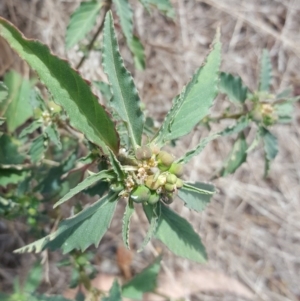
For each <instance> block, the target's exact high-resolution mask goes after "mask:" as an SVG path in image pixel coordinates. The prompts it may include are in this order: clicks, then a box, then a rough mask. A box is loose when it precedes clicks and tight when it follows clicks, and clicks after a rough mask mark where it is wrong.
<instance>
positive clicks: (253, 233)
mask: <svg viewBox="0 0 300 301" xmlns="http://www.w3.org/2000/svg"><path fill="white" fill-rule="evenodd" d="M130 2H132V4H133V7H134V18H135V30H136V33H137V34H138V35H139V36H140V37H141V40H142V43H143V44H144V46H145V51H146V57H147V67H146V70H145V71H136V72H134V69H133V64H132V59H131V56H130V53H129V51H128V50H127V49H126V47H125V46H124V47H122V54H123V56H124V57H125V63H126V65H127V66H128V68H129V69H130V70H131V71H132V72H134V77H135V82H136V84H137V87H138V90H139V91H140V96H141V98H142V100H143V101H144V102H145V103H146V106H147V111H148V113H149V115H150V116H152V117H154V118H155V119H157V120H158V122H161V121H162V120H163V116H164V115H165V114H166V113H167V112H168V111H169V109H170V106H171V100H172V98H173V97H174V96H175V95H177V94H178V93H179V92H180V90H181V88H182V87H183V86H184V85H185V84H186V83H187V82H188V80H189V78H190V77H191V76H192V74H193V72H194V71H195V70H196V68H197V67H198V66H199V65H201V63H202V62H203V58H204V57H205V55H206V54H207V52H208V50H209V46H210V43H211V42H212V40H213V37H214V35H215V32H216V30H217V28H218V27H220V28H221V34H222V37H221V40H222V43H223V50H222V51H223V60H222V70H224V71H226V72H232V73H234V74H239V75H240V76H241V77H242V79H243V80H244V81H245V83H246V84H247V85H248V86H249V87H250V88H251V89H254V88H255V87H256V84H257V80H258V68H257V66H258V62H259V59H260V55H261V52H262V49H263V48H268V49H269V51H270V55H271V59H272V64H273V67H274V78H273V82H272V90H273V91H278V90H282V89H283V88H285V87H288V86H292V87H293V90H294V94H295V95H299V94H300V39H299V38H300V32H299V26H300V18H299V13H300V1H299V0H286V1H279V0H253V1H245V0H227V1H218V0H185V1H184V0H174V1H172V3H173V4H174V6H175V8H176V19H175V22H173V21H171V20H168V19H166V18H165V17H163V16H162V15H160V14H159V13H157V12H154V13H153V14H152V15H151V16H150V15H149V14H148V13H147V12H146V11H145V10H144V8H143V7H142V6H141V5H140V4H139V3H137V1H130ZM78 3H79V1H78V0H76V1H67V0H65V1H64V0H52V1H38V0H26V1H25V0H3V1H1V3H0V16H4V17H7V18H9V19H10V20H11V22H13V23H14V24H15V25H16V26H17V27H18V28H19V29H20V30H21V31H22V32H24V34H25V35H26V36H27V37H35V38H39V39H41V40H42V41H43V42H44V43H46V44H47V45H49V47H50V48H51V49H52V50H53V52H55V53H57V54H59V55H60V56H62V57H66V58H68V59H70V61H71V63H72V64H73V66H75V64H76V63H77V62H78V61H79V59H80V57H79V55H78V53H77V52H76V49H73V50H71V51H70V52H68V53H66V52H65V50H64V32H65V28H66V25H67V22H68V19H69V15H70V13H71V12H72V11H73V10H74V9H75V7H76V6H77V5H78ZM119 39H120V42H121V44H122V45H123V44H124V38H123V37H122V35H121V34H120V35H119ZM0 53H1V56H0V76H2V75H3V74H4V72H5V71H6V70H7V68H10V67H12V66H13V67H14V68H16V69H18V70H19V71H21V72H22V73H23V74H24V75H25V76H28V74H29V69H28V67H27V66H26V65H25V64H23V63H21V62H20V61H18V60H17V59H16V58H15V56H14V55H13V54H12V53H11V51H10V50H9V48H8V47H7V46H6V45H5V44H4V43H2V42H1V41H0ZM80 72H81V74H82V75H83V76H84V77H85V78H87V79H93V80H101V79H105V75H104V73H103V71H102V69H101V66H100V57H99V53H97V52H95V53H92V55H91V57H90V59H89V60H88V61H86V63H85V64H84V65H83V67H82V68H81V69H80ZM222 100H223V99H222V98H219V99H218V101H217V103H216V105H215V106H214V107H213V109H212V111H213V114H216V115H217V114H218V113H220V112H222V110H223V109H224V102H223V101H222ZM299 117H300V110H299V105H296V108H295V112H294V118H293V122H292V124H291V125H285V126H274V128H272V131H273V132H274V133H275V134H276V136H277V137H278V140H279V155H278V156H277V157H276V159H275V161H274V163H273V164H272V167H271V172H270V176H269V178H268V179H267V180H264V179H263V178H262V176H263V168H264V166H263V165H264V161H263V153H262V151H261V148H260V149H258V150H257V151H255V152H253V153H251V154H250V155H249V157H248V160H247V163H245V164H244V165H243V166H242V167H241V168H240V169H239V171H238V172H236V173H235V174H234V175H232V176H227V177H226V178H220V179H217V180H214V182H213V183H214V184H215V185H216V187H217V189H218V193H217V194H216V195H215V196H214V198H213V200H212V202H211V204H210V205H209V206H208V208H207V210H206V211H204V212H203V213H202V214H200V215H199V214H194V213H192V212H190V211H189V210H187V209H186V208H184V207H183V206H182V205H180V204H179V203H177V204H175V205H174V206H175V207H176V209H177V211H178V212H180V214H182V215H183V216H185V217H187V218H188V220H189V221H191V223H192V224H193V226H194V228H195V230H196V231H198V232H199V233H200V235H201V237H202V239H203V242H204V244H205V246H206V248H207V251H208V254H209V261H208V263H207V264H205V265H199V264H194V263H192V262H190V261H187V260H183V259H180V258H177V257H175V256H173V255H172V254H170V253H169V252H167V251H166V252H165V255H164V264H163V268H162V273H161V274H162V275H161V279H160V281H159V289H158V290H159V291H160V292H162V293H164V294H167V295H172V296H173V297H177V298H179V297H184V298H186V300H205V301H210V300H266V301H269V300H270V301H271V300H272V301H288V300H293V301H294V300H300V286H299V283H300V265H299V263H300V262H299V252H300V244H299V239H300V236H299V233H300V201H299V197H300V186H299V182H300V172H299V171H300V165H299V164H300V163H299V162H300V142H299V135H300V130H299V120H300V119H299ZM227 124H228V123H221V124H219V125H217V126H216V127H215V128H214V130H217V129H221V128H223V127H224V126H225V125H227ZM205 135H207V131H206V130H204V129H203V128H201V127H199V128H197V129H196V130H195V132H194V133H193V134H192V135H190V136H189V137H187V138H186V139H184V140H183V141H182V142H180V143H178V144H177V147H176V148H175V150H174V153H175V154H177V155H180V154H182V153H183V152H184V150H185V149H186V148H187V147H191V146H193V145H195V144H196V143H197V142H198V141H199V139H200V138H201V137H204V136H205ZM250 136H251V132H250ZM231 145H232V140H231V139H228V138H227V139H225V138H224V139H220V140H218V141H216V142H213V143H211V144H210V145H209V146H207V148H206V149H205V150H204V152H203V153H202V154H201V155H200V156H198V157H197V158H195V159H194V160H193V161H192V162H191V163H190V164H189V166H188V168H187V173H186V178H187V179H191V180H200V181H207V180H209V178H210V177H211V175H212V174H213V172H214V171H215V170H216V169H218V168H219V167H220V166H221V164H222V160H223V159H224V158H225V157H226V154H227V153H228V152H229V151H230V147H231ZM118 216H119V217H120V219H121V216H122V211H121V208H120V213H119V214H118ZM140 223H141V222H140V221H139V220H138V218H134V219H133V225H134V226H133V229H132V238H133V240H134V241H133V243H135V242H137V243H138V242H140V241H141V239H142V235H143V234H144V232H145V230H146V222H145V223H144V224H143V227H141V226H140ZM1 225H2V226H3V227H8V226H7V225H5V226H4V222H3V221H2V222H1ZM8 228H9V227H8ZM9 229H10V228H9ZM9 233H10V232H9ZM12 233H13V236H12V237H13V238H16V237H17V234H16V233H14V232H12ZM3 235H4V234H3ZM3 235H2V238H1V237H0V239H1V241H0V243H1V244H2V246H3V244H4V241H5V244H8V241H7V238H8V237H10V239H11V240H12V243H11V244H10V248H8V249H9V250H12V249H13V248H14V245H13V244H14V240H13V238H11V233H10V234H5V235H6V236H3ZM4 239H5V240H4ZM17 239H21V238H18V237H17ZM135 240H136V241H135ZM120 243H121V236H120V222H118V221H117V219H115V221H114V223H113V225H112V228H111V229H110V231H109V233H108V235H107V236H106V238H105V239H104V241H103V244H101V245H100V247H99V249H98V251H97V253H99V254H100V255H101V256H100V255H99V257H101V259H100V260H99V262H98V263H97V262H96V265H97V269H98V270H99V275H98V277H97V279H98V280H99V279H102V280H101V281H98V283H99V282H101V285H103V283H104V282H105V281H106V282H107V281H108V282H109V281H110V279H112V278H113V277H114V276H115V275H121V272H120V267H121V266H122V264H123V265H124V260H123V259H122V258H121V259H120V258H119V257H120V256H119V257H118V259H119V260H117V259H116V257H115V255H113V256H112V255H111V254H112V252H111V251H110V249H111V248H112V247H114V248H117V249H118V246H119V244H120ZM8 249H7V248H4V247H1V249H0V252H1V253H0V255H1V257H0V258H2V260H0V261H2V262H3V263H4V262H5V260H10V253H9V252H8ZM159 251H160V245H159V244H157V243H156V242H153V243H152V244H151V245H150V246H148V247H147V248H146V250H145V252H143V253H142V254H138V255H135V256H134V259H133V261H132V262H131V259H130V258H129V260H128V258H127V261H126V260H125V262H129V263H126V264H131V267H132V269H133V271H139V270H140V269H141V268H143V267H144V266H145V265H147V263H149V262H150V261H151V259H152V258H153V255H155V254H157V252H159ZM119 252H120V253H122V252H121V251H119ZM54 257H55V256H54ZM25 258H28V256H27V257H25ZM4 259H5V260H4ZM11 260H15V259H11ZM122 260H123V261H122ZM24 261H25V260H24V259H22V258H21V259H20V258H18V264H16V265H13V267H11V268H6V269H3V266H2V264H0V271H1V273H0V277H1V278H0V279H1V280H0V281H2V282H3V283H6V282H9V281H11V280H12V279H13V277H14V275H16V273H17V269H18V271H22V269H23V266H24V264H23V265H22V264H19V263H20V262H23V263H24ZM120 261H121V263H120ZM122 262H123V263H122ZM50 263H51V261H50ZM126 264H125V266H126ZM51 271H52V273H53V275H55V277H56V278H57V279H59V280H57V281H56V282H55V281H54V283H52V287H51V286H48V289H47V292H51V293H54V292H62V291H65V290H67V281H68V275H67V273H64V272H62V271H59V270H58V269H57V268H55V267H52V269H51ZM174 287H176V288H177V289H176V290H174ZM145 298H146V297H145ZM145 300H146V299H145ZM149 300H154V297H149Z"/></svg>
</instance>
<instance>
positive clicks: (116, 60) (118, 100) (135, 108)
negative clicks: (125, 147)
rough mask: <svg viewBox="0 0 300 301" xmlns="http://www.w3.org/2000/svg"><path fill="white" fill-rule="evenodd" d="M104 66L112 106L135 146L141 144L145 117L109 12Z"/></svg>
mask: <svg viewBox="0 0 300 301" xmlns="http://www.w3.org/2000/svg"><path fill="white" fill-rule="evenodd" d="M102 64H103V68H104V71H105V73H106V74H107V76H108V79H109V81H110V83H111V88H112V92H113V97H112V106H113V107H114V109H115V110H116V112H117V113H118V114H119V116H120V117H121V118H122V120H124V122H125V123H126V126H127V129H128V133H129V136H130V138H131V141H132V144H133V146H134V147H135V148H136V147H137V145H140V144H141V138H142V133H143V124H144V117H143V113H142V111H141V109H140V98H139V96H138V93H137V90H136V87H135V85H134V83H133V78H132V76H131V75H130V73H129V72H128V71H127V70H126V68H125V66H124V62H123V59H122V57H121V55H120V53H119V50H118V43H117V39H116V35H115V32H114V27H113V19H112V15H111V13H110V12H109V13H107V16H106V18H105V25H104V35H103V60H102Z"/></svg>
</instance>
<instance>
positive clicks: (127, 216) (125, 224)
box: [122, 202, 134, 249]
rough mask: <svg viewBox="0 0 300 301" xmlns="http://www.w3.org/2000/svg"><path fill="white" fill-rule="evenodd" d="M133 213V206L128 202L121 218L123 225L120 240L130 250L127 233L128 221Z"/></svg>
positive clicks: (128, 229)
mask: <svg viewBox="0 0 300 301" xmlns="http://www.w3.org/2000/svg"><path fill="white" fill-rule="evenodd" d="M133 213H134V206H133V204H130V202H128V203H127V205H126V208H125V212H124V216H123V224H122V238H123V242H124V244H125V246H126V247H127V248H128V249H130V243H129V231H130V220H131V217H132V215H133Z"/></svg>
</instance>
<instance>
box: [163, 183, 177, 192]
mask: <svg viewBox="0 0 300 301" xmlns="http://www.w3.org/2000/svg"><path fill="white" fill-rule="evenodd" d="M165 189H166V190H167V191H169V192H173V191H174V190H175V189H176V186H175V184H170V183H167V184H166V185H165Z"/></svg>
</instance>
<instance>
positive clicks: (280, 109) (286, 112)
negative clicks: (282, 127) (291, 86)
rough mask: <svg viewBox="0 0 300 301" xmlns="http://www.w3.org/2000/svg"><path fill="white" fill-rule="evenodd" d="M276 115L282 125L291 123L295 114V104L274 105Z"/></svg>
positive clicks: (287, 102)
mask: <svg viewBox="0 0 300 301" xmlns="http://www.w3.org/2000/svg"><path fill="white" fill-rule="evenodd" d="M274 109H275V114H276V116H277V118H278V122H280V123H290V122H291V121H292V116H293V113H294V102H293V101H286V102H283V103H278V104H275V105H274Z"/></svg>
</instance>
